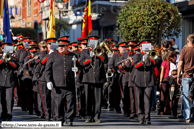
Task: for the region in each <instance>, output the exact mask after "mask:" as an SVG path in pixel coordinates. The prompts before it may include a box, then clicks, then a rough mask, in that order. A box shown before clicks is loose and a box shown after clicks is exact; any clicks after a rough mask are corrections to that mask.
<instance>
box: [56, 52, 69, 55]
mask: <svg viewBox="0 0 194 129" xmlns="http://www.w3.org/2000/svg"><path fill="white" fill-rule="evenodd" d="M58 53H59V54H61V55H63V53H60V52H59V51H58ZM68 54H69V51H68V52H66V53H65V55H68Z"/></svg>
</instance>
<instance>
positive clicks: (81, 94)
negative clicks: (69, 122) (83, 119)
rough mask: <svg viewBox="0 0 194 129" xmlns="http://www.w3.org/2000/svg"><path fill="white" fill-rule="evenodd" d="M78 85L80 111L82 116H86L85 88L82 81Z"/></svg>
mask: <svg viewBox="0 0 194 129" xmlns="http://www.w3.org/2000/svg"><path fill="white" fill-rule="evenodd" d="M78 83H79V82H78ZM78 85H80V86H79V88H78V101H79V112H80V115H81V116H85V115H86V102H85V89H84V85H83V84H82V83H79V84H78Z"/></svg>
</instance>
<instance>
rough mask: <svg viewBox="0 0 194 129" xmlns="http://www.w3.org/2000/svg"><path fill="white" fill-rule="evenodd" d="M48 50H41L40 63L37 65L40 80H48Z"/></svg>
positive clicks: (36, 71)
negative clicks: (46, 71)
mask: <svg viewBox="0 0 194 129" xmlns="http://www.w3.org/2000/svg"><path fill="white" fill-rule="evenodd" d="M48 57H49V54H48V51H42V52H40V63H39V64H38V65H37V67H36V70H35V76H36V77H37V78H38V80H39V81H43V82H46V79H45V66H46V62H47V61H48Z"/></svg>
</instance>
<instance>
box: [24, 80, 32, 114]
mask: <svg viewBox="0 0 194 129" xmlns="http://www.w3.org/2000/svg"><path fill="white" fill-rule="evenodd" d="M24 84H25V88H26V92H24V93H26V99H27V109H28V110H29V112H33V102H34V101H33V90H32V88H33V85H32V80H31V79H28V78H26V79H24Z"/></svg>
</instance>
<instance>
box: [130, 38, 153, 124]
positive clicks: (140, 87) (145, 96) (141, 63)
mask: <svg viewBox="0 0 194 129" xmlns="http://www.w3.org/2000/svg"><path fill="white" fill-rule="evenodd" d="M143 43H147V40H146V41H144V40H143V41H141V42H140V45H142V44H143ZM142 53H144V52H142ZM142 53H136V54H135V55H134V56H133V62H134V66H135V71H134V75H133V77H132V81H133V82H134V84H135V86H136V93H137V103H138V120H139V122H140V124H144V122H145V124H151V122H150V110H151V100H152V98H151V95H152V91H153V87H154V86H155V82H156V81H155V77H154V76H155V75H154V67H155V64H156V63H155V61H154V60H153V59H151V58H150V57H149V55H147V54H142ZM139 78H141V79H139Z"/></svg>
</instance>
